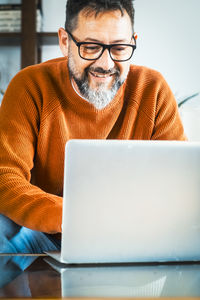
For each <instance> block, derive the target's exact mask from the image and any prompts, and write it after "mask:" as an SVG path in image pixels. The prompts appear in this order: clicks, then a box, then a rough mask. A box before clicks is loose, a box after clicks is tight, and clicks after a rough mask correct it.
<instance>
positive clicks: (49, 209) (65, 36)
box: [0, 0, 185, 252]
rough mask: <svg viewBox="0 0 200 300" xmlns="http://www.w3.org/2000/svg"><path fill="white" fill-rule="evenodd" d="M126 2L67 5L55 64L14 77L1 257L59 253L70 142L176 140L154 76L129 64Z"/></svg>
mask: <svg viewBox="0 0 200 300" xmlns="http://www.w3.org/2000/svg"><path fill="white" fill-rule="evenodd" d="M133 24H134V9H133V4H132V1H131V0H101V1H99V0H85V1H81V0H69V1H68V2H67V9H66V26H65V27H66V28H65V29H63V28H60V29H59V43H60V48H61V50H62V53H63V55H64V57H63V58H59V59H55V60H51V61H48V62H46V63H42V64H39V65H35V66H31V67H28V68H26V69H24V70H22V71H20V72H19V73H18V74H17V75H16V76H15V78H14V79H13V80H12V81H11V83H10V85H9V87H8V89H7V91H6V93H5V97H4V99H3V102H2V106H1V110H0V122H1V124H0V128H1V130H0V135H1V136H0V141H1V142H0V195H1V201H0V213H1V217H0V228H1V229H0V230H1V234H0V251H1V252H42V251H44V250H55V249H59V247H60V240H59V238H58V236H57V233H61V215H62V193H63V167H64V147H65V144H66V142H67V141H68V140H69V139H73V138H78V139H85V138H87V139H145V140H150V139H151V140H156V139H160V140H165V139H169V140H184V139H185V136H184V133H183V127H182V124H181V121H180V117H179V113H178V110H177V104H176V101H175V99H174V97H173V95H172V92H171V90H170V89H169V87H168V85H167V84H166V82H165V80H164V79H163V78H162V76H161V75H160V74H159V73H158V72H156V71H153V70H150V69H147V68H145V67H139V66H132V65H130V63H131V57H132V55H133V53H134V50H135V48H136V41H135V38H134V35H133V33H134V31H133Z"/></svg>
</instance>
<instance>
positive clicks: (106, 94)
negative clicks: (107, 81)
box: [68, 58, 125, 110]
mask: <svg viewBox="0 0 200 300" xmlns="http://www.w3.org/2000/svg"><path fill="white" fill-rule="evenodd" d="M68 69H69V74H70V77H71V79H72V78H73V79H74V81H75V82H76V84H77V86H78V89H79V91H80V93H81V96H83V97H84V98H85V99H86V100H87V101H88V102H90V103H91V104H93V105H94V107H95V108H96V109H99V110H101V109H103V108H105V107H106V106H107V105H108V104H109V103H110V102H111V101H112V100H113V98H114V97H115V95H116V93H117V91H118V90H119V88H120V86H121V85H122V84H123V82H124V81H125V80H123V81H122V80H121V79H120V71H119V70H118V69H117V68H115V69H112V70H107V71H105V70H103V69H102V68H93V67H90V66H89V67H88V68H86V69H85V70H84V73H83V75H82V76H80V74H79V72H78V70H77V69H76V67H75V65H74V62H73V59H72V58H69V60H68ZM89 71H94V72H99V73H101V74H113V73H114V74H115V75H113V76H115V80H114V82H113V85H112V87H111V88H110V89H106V90H105V88H104V84H99V85H98V86H97V88H96V89H91V88H90V86H89V79H88V73H89Z"/></svg>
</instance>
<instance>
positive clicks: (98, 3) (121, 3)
mask: <svg viewBox="0 0 200 300" xmlns="http://www.w3.org/2000/svg"><path fill="white" fill-rule="evenodd" d="M82 10H84V12H85V13H86V14H88V15H89V14H91V13H95V16H97V15H98V14H99V13H102V12H106V11H113V10H119V11H120V12H121V14H122V16H123V15H124V10H125V11H126V12H127V14H128V15H129V17H130V20H131V24H132V27H133V26H134V13H135V10H134V7H133V0H68V1H67V4H66V21H65V29H68V30H69V31H71V32H72V31H73V30H74V29H75V28H76V26H77V21H78V15H79V13H80V12H81V11H82Z"/></svg>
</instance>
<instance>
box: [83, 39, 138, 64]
mask: <svg viewBox="0 0 200 300" xmlns="http://www.w3.org/2000/svg"><path fill="white" fill-rule="evenodd" d="M103 50H104V47H103V46H101V45H98V44H92V43H88V44H82V45H80V56H81V57H82V58H84V59H91V60H92V59H97V58H99V57H100V56H101V54H102V52H103ZM133 51H134V49H133V47H132V46H129V45H123V44H119V45H113V46H112V47H110V55H111V58H112V59H113V60H122V61H123V60H128V59H129V58H130V57H131V56H132V54H133Z"/></svg>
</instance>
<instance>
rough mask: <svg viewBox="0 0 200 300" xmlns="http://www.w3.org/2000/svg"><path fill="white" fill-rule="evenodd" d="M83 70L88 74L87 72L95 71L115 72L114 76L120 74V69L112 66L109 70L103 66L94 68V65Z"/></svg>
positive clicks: (101, 72) (103, 72)
mask: <svg viewBox="0 0 200 300" xmlns="http://www.w3.org/2000/svg"><path fill="white" fill-rule="evenodd" d="M85 72H86V73H87V74H88V73H89V72H95V73H99V74H103V75H105V74H116V76H119V75H120V71H119V69H117V68H112V69H109V70H104V69H103V68H101V67H97V68H94V67H91V66H90V67H88V68H86V69H85Z"/></svg>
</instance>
